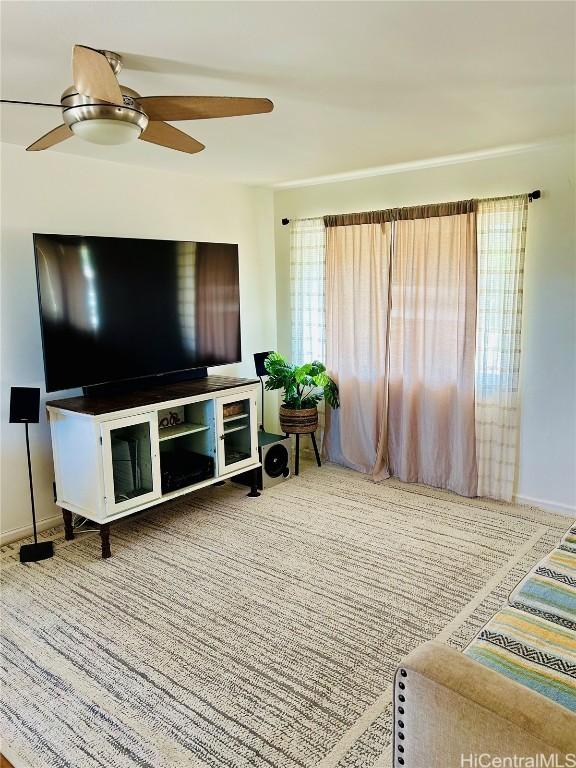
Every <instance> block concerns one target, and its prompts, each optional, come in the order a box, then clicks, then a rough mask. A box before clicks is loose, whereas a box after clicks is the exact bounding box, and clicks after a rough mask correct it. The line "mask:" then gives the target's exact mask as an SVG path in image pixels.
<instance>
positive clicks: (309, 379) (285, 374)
mask: <svg viewBox="0 0 576 768" xmlns="http://www.w3.org/2000/svg"><path fill="white" fill-rule="evenodd" d="M264 367H265V368H266V370H267V372H268V377H269V378H268V380H267V381H266V389H283V390H284V402H283V405H285V406H286V408H294V409H295V410H301V409H302V408H315V407H316V406H317V405H318V403H319V402H320V400H322V398H324V399H325V400H326V402H327V403H328V405H329V406H331V407H332V408H338V407H339V406H340V400H339V399H338V387H337V386H336V383H335V382H334V381H333V380H332V379H331V378H330V376H328V374H327V373H326V366H324V365H323V364H322V363H321V362H320V361H319V360H314V361H313V362H312V363H304V365H291V364H290V363H289V362H288V361H287V360H285V359H284V358H283V357H282V355H280V354H279V353H278V352H270V354H269V355H268V357H267V358H266V360H265V361H264Z"/></svg>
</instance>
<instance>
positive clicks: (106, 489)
mask: <svg viewBox="0 0 576 768" xmlns="http://www.w3.org/2000/svg"><path fill="white" fill-rule="evenodd" d="M257 392H258V382H257V381H254V380H251V379H236V378H229V377H225V376H208V377H206V378H203V379H197V380H192V381H184V382H178V383H176V384H167V385H164V386H160V387H155V388H153V389H147V390H141V391H134V392H130V393H121V394H114V395H102V396H85V397H73V398H66V399H64V400H52V401H49V402H48V403H47V404H46V407H47V411H48V417H49V420H50V431H51V435H52V450H53V454H54V470H55V478H56V503H57V504H58V505H59V506H60V507H62V513H63V516H64V525H65V533H66V538H67V539H71V538H73V537H74V530H73V524H72V513H75V514H77V515H81V516H82V517H85V518H88V519H89V520H92V521H94V522H96V523H98V524H99V525H100V535H101V539H102V557H110V554H111V553H110V539H109V528H110V523H111V522H113V521H114V520H118V519H119V518H122V517H126V516H127V515H131V514H134V513H135V512H139V511H141V510H143V509H146V508H147V507H151V506H153V505H155V504H159V503H161V502H164V501H167V500H169V499H173V498H175V497H177V496H181V495H182V494H186V493H191V492H193V491H195V490H197V489H199V488H204V487H206V486H208V485H213V484H214V483H219V482H221V481H222V480H226V479H228V478H231V477H234V476H235V475H238V474H241V473H245V472H246V471H248V470H253V476H254V480H253V484H252V489H251V492H250V495H253V496H257V495H259V494H258V492H257V479H256V471H257V469H258V467H259V466H260V461H259V456H258V432H257V415H256V398H257ZM175 467H176V468H177V469H176V470H175ZM182 467H184V469H182ZM195 473H196V474H195ZM194 474H195V476H194ZM183 483H187V484H185V485H183ZM179 484H180V485H181V486H182V487H176V488H174V485H179Z"/></svg>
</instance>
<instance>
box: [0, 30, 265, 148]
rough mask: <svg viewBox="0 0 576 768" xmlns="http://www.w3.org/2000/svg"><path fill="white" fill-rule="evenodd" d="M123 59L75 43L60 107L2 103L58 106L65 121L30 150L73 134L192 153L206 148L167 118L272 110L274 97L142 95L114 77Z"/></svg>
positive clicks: (193, 118) (116, 55) (46, 145)
mask: <svg viewBox="0 0 576 768" xmlns="http://www.w3.org/2000/svg"><path fill="white" fill-rule="evenodd" d="M121 68H122V58H121V57H120V56H119V55H118V54H117V53H113V52H112V51H99V50H96V49H94V48H89V47H88V46H85V45H75V46H74V50H73V53H72V78H73V80H74V85H73V86H71V87H70V88H67V89H66V90H65V91H64V93H63V94H62V96H61V99H60V104H46V103H42V102H41V103H38V102H30V101H12V100H8V99H2V100H1V101H2V103H9V104H32V105H34V106H44V107H59V108H61V109H62V117H63V119H64V123H63V124H62V125H59V126H58V127H57V128H53V129H52V130H51V131H49V132H48V133H46V134H45V135H44V136H42V137H41V138H39V139H38V140H37V141H35V142H34V143H33V144H31V145H30V146H29V147H27V148H26V150H27V151H38V150H41V149H49V148H50V147H53V146H54V145H55V144H59V143H60V142H62V141H66V139H69V138H71V137H72V136H78V137H79V138H81V139H85V140H86V141H90V142H92V143H94V144H125V143H126V142H129V141H132V140H134V139H142V140H143V141H148V142H151V143H152V144H160V145H161V146H163V147H168V148H169V149H176V150H179V151H180V152H188V153H189V154H194V153H195V152H201V151H202V150H203V149H204V144H201V143H200V142H199V141H196V139H193V138H192V136H189V135H188V134H187V133H184V132H183V131H180V130H178V128H175V127H174V126H173V125H169V124H168V123H166V122H164V121H165V120H171V121H173V120H203V119H206V118H212V117H233V116H236V115H256V114H261V113H263V112H271V111H272V110H273V109H274V104H273V103H272V102H271V101H270V99H250V98H242V97H236V96H232V97H229V96H140V94H139V93H137V92H136V91H134V90H132V88H127V87H126V86H125V85H121V84H120V83H119V82H118V80H117V78H116V75H117V74H118V73H119V72H120V69H121Z"/></svg>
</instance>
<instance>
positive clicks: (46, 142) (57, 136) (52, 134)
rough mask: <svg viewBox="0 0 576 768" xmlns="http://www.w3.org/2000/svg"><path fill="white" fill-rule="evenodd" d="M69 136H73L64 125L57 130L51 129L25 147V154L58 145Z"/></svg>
mask: <svg viewBox="0 0 576 768" xmlns="http://www.w3.org/2000/svg"><path fill="white" fill-rule="evenodd" d="M71 136H74V134H73V133H72V131H71V130H70V128H68V126H67V125H66V124H65V123H62V125H59V126H58V128H53V129H52V130H51V131H48V133H45V134H44V136H42V137H41V138H40V139H38V140H37V141H35V142H34V144H30V146H29V147H26V152H37V151H38V150H40V149H50V147H53V146H54V144H60V142H61V141H66V139H69V138H70V137H71Z"/></svg>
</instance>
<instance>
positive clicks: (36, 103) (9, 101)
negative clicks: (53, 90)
mask: <svg viewBox="0 0 576 768" xmlns="http://www.w3.org/2000/svg"><path fill="white" fill-rule="evenodd" d="M0 104H25V105H26V104H29V105H30V106H31V107H58V109H62V105H61V104H47V103H46V102H45V101H15V100H14V99H0Z"/></svg>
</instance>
